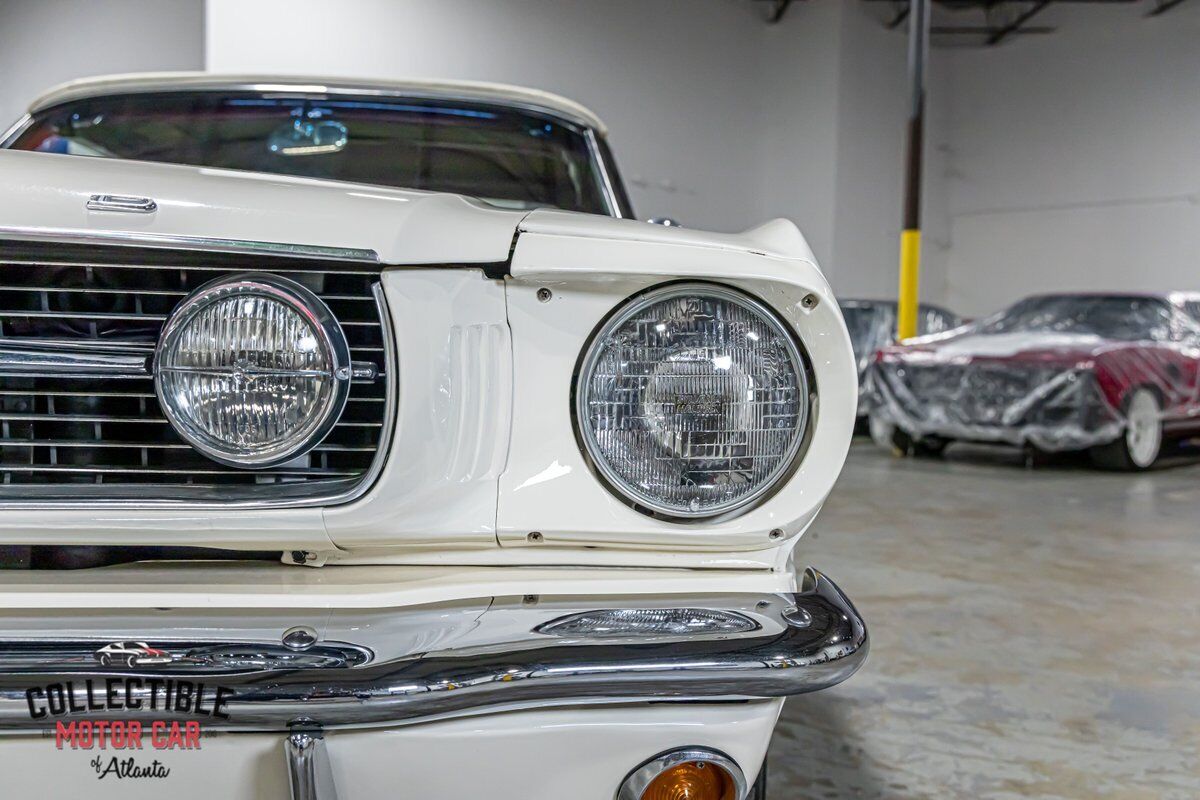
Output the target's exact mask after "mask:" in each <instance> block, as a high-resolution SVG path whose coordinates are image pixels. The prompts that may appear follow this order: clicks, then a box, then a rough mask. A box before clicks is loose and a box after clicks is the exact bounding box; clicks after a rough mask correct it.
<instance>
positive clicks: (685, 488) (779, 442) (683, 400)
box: [575, 284, 809, 518]
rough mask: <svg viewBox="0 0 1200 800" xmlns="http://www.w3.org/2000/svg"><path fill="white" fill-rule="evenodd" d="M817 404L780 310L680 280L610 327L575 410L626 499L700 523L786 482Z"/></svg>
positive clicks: (594, 349)
mask: <svg viewBox="0 0 1200 800" xmlns="http://www.w3.org/2000/svg"><path fill="white" fill-rule="evenodd" d="M808 399H809V398H808V379H807V375H806V372H805V369H804V363H803V360H802V357H801V355H800V351H799V348H798V346H797V344H796V342H795V340H794V338H793V337H792V336H791V335H790V333H789V332H788V330H787V329H786V328H785V327H784V326H783V324H782V323H781V322H780V321H779V319H778V318H777V317H776V316H775V314H773V313H772V312H771V311H770V310H769V309H767V308H766V307H765V306H763V305H762V304H761V303H759V302H757V301H755V300H753V299H751V298H750V297H748V296H746V295H743V294H741V293H740V292H737V291H734V290H732V289H725V288H723V287H718V286H711V285H704V284H677V285H672V286H668V287H664V288H662V289H657V290H653V291H650V292H647V293H645V294H643V295H641V296H640V297H637V298H635V299H633V300H632V301H630V302H629V303H628V304H627V305H626V306H625V307H624V308H623V309H621V310H620V311H619V312H618V313H617V314H615V315H614V316H613V317H612V318H611V319H609V321H608V322H607V323H606V324H605V325H604V326H603V327H602V328H601V329H600V331H599V332H598V333H597V335H596V337H595V339H594V340H593V342H592V344H591V346H590V348H589V349H588V352H587V354H586V355H585V356H584V359H583V363H582V365H581V368H580V373H579V379H578V384H577V385H576V388H575V413H576V417H577V423H578V425H579V429H580V434H581V438H582V440H583V442H584V445H585V447H586V449H587V452H588V454H589V455H590V456H591V458H592V459H593V461H594V463H595V464H596V466H597V468H598V470H599V471H600V472H601V473H602V475H603V476H604V477H605V478H606V479H607V480H608V481H609V482H610V483H611V484H612V485H613V486H614V487H615V488H616V489H617V490H618V491H619V492H620V493H622V494H623V495H625V496H626V497H627V499H629V500H631V501H633V502H634V503H635V504H637V505H638V506H640V507H643V508H645V509H649V510H650V511H653V512H657V513H662V514H664V515H667V516H673V517H686V518H696V517H707V516H715V515H717V514H721V513H724V512H728V511H730V510H733V509H735V508H739V507H742V506H745V505H746V504H748V503H750V502H752V501H754V500H755V499H757V498H759V497H761V496H762V495H763V494H764V493H765V492H767V491H768V490H769V489H770V488H771V487H772V486H773V485H775V483H777V482H778V480H779V479H780V478H781V477H782V476H783V474H784V473H785V472H786V471H787V470H788V469H789V467H790V466H791V465H792V463H793V462H794V460H795V457H796V454H797V452H798V451H799V448H800V443H801V440H802V439H803V434H804V429H805V424H806V422H807V416H808Z"/></svg>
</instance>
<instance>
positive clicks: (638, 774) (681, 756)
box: [617, 747, 748, 800]
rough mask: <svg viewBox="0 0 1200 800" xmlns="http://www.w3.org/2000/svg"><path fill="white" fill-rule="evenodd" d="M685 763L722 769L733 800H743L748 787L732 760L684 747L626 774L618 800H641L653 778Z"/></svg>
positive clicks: (714, 753)
mask: <svg viewBox="0 0 1200 800" xmlns="http://www.w3.org/2000/svg"><path fill="white" fill-rule="evenodd" d="M688 762H700V763H701V764H712V765H714V766H717V767H720V768H721V769H723V770H725V772H726V773H727V774H728V775H729V777H730V778H731V779H732V780H733V800H745V797H746V790H747V788H748V787H747V785H746V773H744V772H742V768H741V767H740V766H738V763H737V762H736V761H734V760H733V759H732V758H730V757H729V756H727V755H725V754H724V753H718V752H717V751H716V750H710V749H709V748H707V747H684V748H681V749H679V750H672V751H671V752H669V753H664V754H663V755H661V756H657V757H656V758H652V759H650V760H649V761H647V762H646V763H645V764H642V765H641V766H640V767H638V768H637V769H635V770H634V771H633V772H631V773H629V777H628V778H626V779H625V782H624V783H622V784H621V789H620V791H618V792H617V800H642V794H643V793H644V792H645V791H646V790H647V789H648V788H650V784H651V783H653V782H654V779H655V778H657V777H658V776H659V775H662V774H663V773H664V772H666V771H667V770H669V769H671V768H672V767H677V766H679V765H680V764H686V763H688Z"/></svg>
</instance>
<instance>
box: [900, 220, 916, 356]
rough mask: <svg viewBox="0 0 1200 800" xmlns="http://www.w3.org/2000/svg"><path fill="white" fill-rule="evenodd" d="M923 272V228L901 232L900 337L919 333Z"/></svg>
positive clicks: (903, 337) (905, 337)
mask: <svg viewBox="0 0 1200 800" xmlns="http://www.w3.org/2000/svg"><path fill="white" fill-rule="evenodd" d="M920 274H921V229H920V228H908V229H906V230H903V231H901V232H900V302H899V303H897V305H896V334H897V336H898V338H900V339H908V338H909V337H911V336H916V335H917V307H918V305H919V302H920V300H919V298H920V291H919V284H920Z"/></svg>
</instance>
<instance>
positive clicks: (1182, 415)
mask: <svg viewBox="0 0 1200 800" xmlns="http://www.w3.org/2000/svg"><path fill="white" fill-rule="evenodd" d="M867 384H868V393H869V394H870V396H871V397H872V402H873V405H872V409H871V424H872V435H873V436H875V438H876V439H877V440H879V441H880V443H881V444H885V445H887V446H896V447H898V448H900V449H901V450H910V451H912V450H916V451H922V450H923V451H926V452H938V451H940V450H941V449H942V448H944V447H945V446H946V445H947V444H948V443H949V442H951V441H956V440H958V441H976V442H1000V443H1006V444H1012V445H1019V446H1020V445H1024V446H1028V447H1032V448H1036V449H1038V450H1044V451H1051V452H1053V451H1064V450H1084V449H1086V450H1087V451H1088V453H1089V454H1090V455H1091V457H1092V459H1093V461H1095V462H1096V464H1097V465H1099V466H1102V467H1107V468H1113V469H1127V470H1130V469H1131V470H1137V469H1146V468H1148V467H1150V466H1153V465H1154V463H1155V462H1156V461H1157V460H1158V458H1159V456H1160V454H1161V453H1162V452H1163V444H1164V441H1166V440H1169V439H1171V438H1175V437H1181V436H1186V435H1194V434H1195V433H1196V432H1197V431H1200V294H1189V293H1184V292H1175V293H1171V294H1164V295H1137V294H1120V295H1116V294H1112V295H1109V294H1056V295H1040V296H1035V297H1029V298H1026V299H1024V300H1021V301H1020V302H1018V303H1016V304H1015V305H1013V306H1011V307H1010V308H1008V309H1006V310H1004V311H1002V312H1000V313H999V314H997V315H995V316H993V317H990V318H989V319H986V320H983V321H981V322H979V323H976V324H973V325H970V326H967V327H964V328H960V329H957V330H954V331H950V332H947V333H944V334H939V335H931V336H926V337H922V338H918V339H910V340H908V341H907V342H905V344H903V345H893V346H891V347H886V348H884V349H883V350H881V351H880V352H879V354H878V355H877V357H876V359H875V362H874V363H873V364H872V367H871V369H870V370H869V372H868V375H867Z"/></svg>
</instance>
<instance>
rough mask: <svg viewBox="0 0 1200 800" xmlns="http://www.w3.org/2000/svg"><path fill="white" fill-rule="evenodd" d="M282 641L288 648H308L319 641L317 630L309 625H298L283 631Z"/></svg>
mask: <svg viewBox="0 0 1200 800" xmlns="http://www.w3.org/2000/svg"><path fill="white" fill-rule="evenodd" d="M282 641H283V646H284V647H286V648H287V649H288V650H297V651H299V650H307V649H308V648H310V647H312V646H313V645H314V644H316V643H317V632H316V631H315V630H313V629H312V628H310V627H308V626H307V625H297V626H296V627H294V628H288V629H287V630H286V631H284V632H283V639H282Z"/></svg>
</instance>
